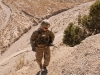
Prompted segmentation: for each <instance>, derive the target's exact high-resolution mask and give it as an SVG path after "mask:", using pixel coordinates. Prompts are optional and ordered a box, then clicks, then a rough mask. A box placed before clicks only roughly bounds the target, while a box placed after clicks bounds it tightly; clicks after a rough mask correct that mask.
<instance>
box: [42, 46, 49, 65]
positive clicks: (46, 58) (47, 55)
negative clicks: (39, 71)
mask: <svg viewBox="0 0 100 75" xmlns="http://www.w3.org/2000/svg"><path fill="white" fill-rule="evenodd" d="M49 62H50V48H49V47H47V48H46V50H44V64H43V66H44V67H46V66H48V65H49Z"/></svg>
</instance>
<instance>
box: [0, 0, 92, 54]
mask: <svg viewBox="0 0 100 75" xmlns="http://www.w3.org/2000/svg"><path fill="white" fill-rule="evenodd" d="M87 1H93V0H0V16H1V17H0V51H1V53H3V52H4V51H5V50H7V49H8V48H9V47H10V46H11V45H12V44H13V43H14V42H15V41H17V40H18V39H19V38H20V37H21V36H22V35H23V34H24V33H26V32H28V31H29V30H30V29H31V28H32V26H36V25H38V23H39V22H41V21H42V20H43V19H44V18H49V17H50V16H53V15H55V14H57V13H60V12H62V11H65V10H68V9H69V8H72V7H74V6H75V5H77V4H81V3H84V2H87Z"/></svg>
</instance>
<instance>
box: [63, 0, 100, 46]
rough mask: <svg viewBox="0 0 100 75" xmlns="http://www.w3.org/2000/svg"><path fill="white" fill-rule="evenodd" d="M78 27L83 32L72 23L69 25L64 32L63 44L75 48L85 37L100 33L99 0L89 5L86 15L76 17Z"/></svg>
mask: <svg viewBox="0 0 100 75" xmlns="http://www.w3.org/2000/svg"><path fill="white" fill-rule="evenodd" d="M78 25H79V26H81V27H83V30H82V29H80V28H79V27H78V26H75V25H74V24H73V23H70V24H69V26H68V27H67V28H66V29H65V31H64V37H63V43H65V44H68V45H70V46H75V45H76V44H79V43H80V42H81V41H82V40H83V39H85V38H86V37H87V36H90V35H93V34H97V33H100V0H96V2H95V3H94V4H92V5H91V7H90V11H89V14H88V15H84V16H83V17H82V16H81V15H79V16H78ZM87 32H88V33H87Z"/></svg>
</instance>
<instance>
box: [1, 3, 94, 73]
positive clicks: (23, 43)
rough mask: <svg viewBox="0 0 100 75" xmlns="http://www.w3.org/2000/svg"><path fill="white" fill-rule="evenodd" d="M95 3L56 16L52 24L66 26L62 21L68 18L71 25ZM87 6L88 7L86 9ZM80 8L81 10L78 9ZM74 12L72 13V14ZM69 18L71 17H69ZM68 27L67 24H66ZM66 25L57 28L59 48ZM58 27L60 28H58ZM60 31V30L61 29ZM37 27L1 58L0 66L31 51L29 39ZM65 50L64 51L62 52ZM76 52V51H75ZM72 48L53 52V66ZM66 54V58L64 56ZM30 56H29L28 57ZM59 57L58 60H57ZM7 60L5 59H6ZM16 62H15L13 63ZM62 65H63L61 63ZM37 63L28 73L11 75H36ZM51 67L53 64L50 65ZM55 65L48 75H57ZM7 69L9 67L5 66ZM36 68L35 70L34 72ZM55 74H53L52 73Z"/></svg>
mask: <svg viewBox="0 0 100 75" xmlns="http://www.w3.org/2000/svg"><path fill="white" fill-rule="evenodd" d="M92 3H93V2H90V3H85V4H82V6H81V5H79V6H76V7H75V8H72V9H70V10H68V11H65V12H63V13H60V14H58V15H55V16H52V17H51V18H50V22H51V23H52V25H53V26H55V25H58V24H59V23H61V25H63V24H65V23H64V22H63V21H62V20H64V18H66V20H68V21H67V22H68V23H69V22H70V21H69V20H71V21H73V20H74V19H76V15H75V14H78V13H79V12H80V11H81V10H80V9H82V8H83V7H85V8H86V9H85V10H88V8H89V6H90V5H91V4H92ZM86 5H87V7H86ZM78 8H79V9H78ZM71 12H72V13H71ZM73 12H74V15H73ZM82 12H85V11H84V10H82ZM67 16H69V17H67ZM55 19H56V20H57V21H56V23H54V21H55ZM65 25H67V24H65ZM65 25H64V26H56V29H55V30H57V31H58V32H57V33H55V35H56V38H55V41H54V44H56V45H57V46H58V45H59V44H60V43H61V41H62V37H63V36H62V35H63V29H64V28H65ZM57 27H58V28H57ZM61 27H62V29H60V30H59V28H61ZM36 28H37V27H34V28H32V29H31V30H30V31H29V32H27V33H26V34H24V35H23V36H22V37H21V38H20V39H19V40H18V41H17V42H15V43H14V44H13V45H12V46H11V47H10V48H9V50H8V51H6V52H5V53H4V54H3V56H2V57H1V59H2V62H0V65H2V64H3V63H4V62H6V61H9V60H10V59H11V58H13V57H14V56H17V55H18V54H20V53H23V52H24V51H27V50H31V47H27V46H28V45H29V38H30V36H31V34H32V32H33V31H34V29H36ZM19 50H20V51H19ZM57 50H58V51H57ZM62 50H63V51H62ZM73 50H74V49H73ZM73 50H72V49H71V48H67V47H64V46H63V47H58V48H57V49H55V50H54V51H53V52H52V58H51V59H52V60H51V63H52V64H53V62H54V61H55V60H56V61H57V62H58V61H62V60H63V61H64V59H61V60H60V59H58V58H62V57H64V58H65V57H68V56H69V55H70V54H71V52H72V51H73ZM65 54H66V56H64V55H65ZM27 56H28V55H27ZM56 57H57V58H56ZM4 58H5V59H4ZM13 62H15V61H13ZM59 64H61V63H59ZM36 65H37V64H36V63H34V64H32V66H31V67H32V68H29V69H27V71H25V70H24V69H23V68H22V69H21V70H19V71H17V72H16V73H14V74H11V75H23V74H24V75H32V74H34V75H36V73H37V72H38V70H39V68H36ZM50 65H51V64H50ZM54 65H56V63H55V64H53V65H51V66H50V67H49V68H51V69H52V70H50V72H49V74H48V75H57V74H56V73H57V72H53V70H54V69H55V67H53V66H54ZM5 67H6V68H7V65H6V66H5ZM34 68H35V70H34ZM0 70H1V72H3V71H4V70H3V68H2V69H1V68H0ZM56 71H58V72H60V70H59V69H57V70H56ZM4 72H5V71H4ZM52 72H53V73H52Z"/></svg>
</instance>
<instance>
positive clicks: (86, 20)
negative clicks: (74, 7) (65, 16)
mask: <svg viewBox="0 0 100 75" xmlns="http://www.w3.org/2000/svg"><path fill="white" fill-rule="evenodd" d="M78 21H79V25H82V26H83V27H85V28H86V29H87V30H88V31H89V35H92V34H97V33H100V0H97V1H96V2H95V3H94V4H93V5H91V7H90V11H89V15H84V16H83V17H80V16H79V20H78Z"/></svg>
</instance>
